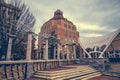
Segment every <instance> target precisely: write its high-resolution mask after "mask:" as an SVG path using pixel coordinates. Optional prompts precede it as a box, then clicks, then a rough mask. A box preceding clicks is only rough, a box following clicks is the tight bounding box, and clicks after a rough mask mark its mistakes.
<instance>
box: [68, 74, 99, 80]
mask: <svg viewBox="0 0 120 80" xmlns="http://www.w3.org/2000/svg"><path fill="white" fill-rule="evenodd" d="M100 75H101V73H100V72H96V73H91V74H86V75H85V76H80V77H77V78H73V79H70V80H87V79H90V78H93V77H96V76H100Z"/></svg>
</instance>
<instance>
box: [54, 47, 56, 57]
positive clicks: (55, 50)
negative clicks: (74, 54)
mask: <svg viewBox="0 0 120 80" xmlns="http://www.w3.org/2000/svg"><path fill="white" fill-rule="evenodd" d="M54 59H56V47H54Z"/></svg>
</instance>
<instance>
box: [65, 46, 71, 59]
mask: <svg viewBox="0 0 120 80" xmlns="http://www.w3.org/2000/svg"><path fill="white" fill-rule="evenodd" d="M66 46H67V59H68V60H69V59H70V52H69V45H68V44H67V45H66Z"/></svg>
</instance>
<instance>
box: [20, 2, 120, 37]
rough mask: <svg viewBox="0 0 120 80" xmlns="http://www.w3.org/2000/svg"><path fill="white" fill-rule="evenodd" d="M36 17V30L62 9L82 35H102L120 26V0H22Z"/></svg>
mask: <svg viewBox="0 0 120 80" xmlns="http://www.w3.org/2000/svg"><path fill="white" fill-rule="evenodd" d="M22 1H24V2H25V3H26V4H27V5H28V6H29V7H30V10H31V12H32V13H33V14H34V15H35V17H36V24H35V32H36V33H38V32H39V31H40V28H41V26H42V24H43V23H44V22H46V21H48V20H49V19H50V18H52V17H53V15H54V11H56V10H57V9H60V10H61V11H63V15H64V17H65V18H67V19H68V20H70V21H72V22H73V23H74V24H75V25H76V27H77V30H78V31H79V33H80V36H89V37H91V36H92V37H93V36H101V35H105V34H108V33H110V32H112V31H115V30H116V29H118V28H120V0H22Z"/></svg>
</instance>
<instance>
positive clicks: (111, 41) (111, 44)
mask: <svg viewBox="0 0 120 80" xmlns="http://www.w3.org/2000/svg"><path fill="white" fill-rule="evenodd" d="M79 43H80V46H81V48H82V50H83V52H82V53H83V55H84V56H83V57H84V58H120V29H118V30H116V31H114V32H112V33H110V34H107V35H104V36H100V37H82V36H81V37H80V39H79Z"/></svg>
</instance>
